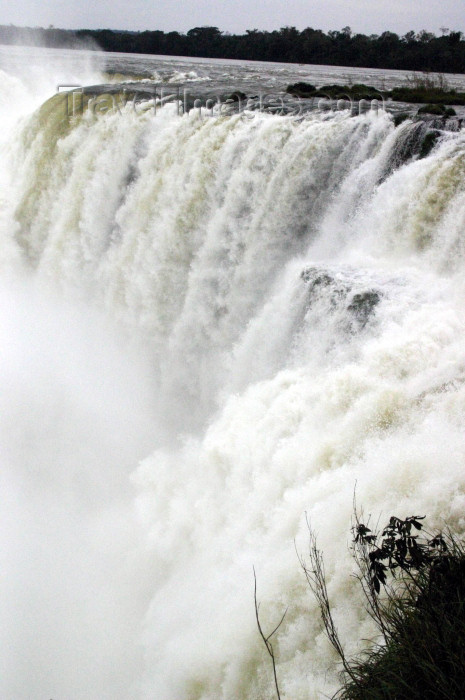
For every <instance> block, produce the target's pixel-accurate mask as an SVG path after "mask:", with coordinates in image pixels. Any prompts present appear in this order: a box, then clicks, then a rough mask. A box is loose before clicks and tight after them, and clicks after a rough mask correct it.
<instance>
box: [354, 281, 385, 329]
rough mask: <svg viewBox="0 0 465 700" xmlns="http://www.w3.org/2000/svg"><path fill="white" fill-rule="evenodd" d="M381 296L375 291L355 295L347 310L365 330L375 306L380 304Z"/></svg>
mask: <svg viewBox="0 0 465 700" xmlns="http://www.w3.org/2000/svg"><path fill="white" fill-rule="evenodd" d="M380 300H381V295H380V293H379V292H377V291H375V290H369V291H366V292H362V293H360V294H354V296H353V297H352V301H351V302H350V304H349V306H348V307H347V310H348V311H350V313H351V314H352V315H353V316H354V318H355V319H356V321H357V322H358V323H359V324H360V327H361V328H363V327H364V326H365V325H366V323H367V321H368V319H369V318H370V316H371V314H372V312H373V310H374V308H375V306H376V305H377V304H379V302H380Z"/></svg>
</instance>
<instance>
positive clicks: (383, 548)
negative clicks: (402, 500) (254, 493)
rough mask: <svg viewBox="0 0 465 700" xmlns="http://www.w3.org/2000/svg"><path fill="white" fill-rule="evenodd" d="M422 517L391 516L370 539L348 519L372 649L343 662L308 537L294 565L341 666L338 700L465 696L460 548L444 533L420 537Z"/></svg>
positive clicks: (464, 562)
mask: <svg viewBox="0 0 465 700" xmlns="http://www.w3.org/2000/svg"><path fill="white" fill-rule="evenodd" d="M422 520H423V517H418V516H413V517H409V518H406V519H405V520H401V519H400V518H397V517H391V518H390V520H389V523H388V524H387V525H386V527H385V528H383V530H382V531H381V533H379V532H372V531H371V530H370V528H368V527H367V526H366V525H364V524H363V523H362V522H361V520H360V518H359V516H358V515H357V514H356V515H355V526H354V528H353V533H354V536H353V543H352V552H353V556H354V559H355V561H356V563H357V566H358V572H359V573H358V576H357V578H358V580H359V581H360V584H361V586H362V589H363V592H364V595H365V598H366V602H367V610H368V613H369V614H370V616H371V617H372V619H373V620H374V622H375V623H376V626H377V628H378V631H379V636H380V640H381V641H380V642H379V643H377V644H373V646H372V647H371V648H370V649H369V650H368V651H367V652H365V654H363V655H362V657H361V658H359V659H357V660H355V661H349V660H348V659H347V658H346V656H345V654H344V650H343V648H342V645H341V642H340V640H339V637H338V634H337V629H336V627H335V624H334V621H333V618H332V614H331V606H330V603H329V600H328V594H327V590H326V582H325V574H324V565H323V558H322V554H321V552H320V551H319V550H318V548H317V546H316V539H315V535H314V534H313V533H312V532H311V533H310V537H311V539H310V565H307V564H306V563H305V561H304V560H303V559H301V564H302V567H303V569H304V572H305V574H306V577H307V581H308V583H309V585H310V587H311V589H312V591H313V592H314V594H315V595H316V598H317V600H318V603H319V606H320V611H321V614H322V619H323V622H324V625H325V629H326V632H327V635H328V638H329V640H330V641H331V643H332V645H333V647H334V648H335V649H336V651H337V653H338V655H339V657H340V659H341V661H342V664H343V667H344V672H343V677H344V682H343V686H342V688H341V689H340V690H339V691H338V692H337V693H336V695H335V696H334V698H337V699H338V700H440V699H441V698H443V699H444V700H451V699H452V698H454V699H455V700H457V699H458V698H464V697H465V549H464V545H463V544H462V543H461V542H459V541H458V540H457V538H455V537H454V536H453V535H452V534H451V533H450V532H449V533H447V534H446V535H443V534H441V533H437V534H435V535H431V534H426V535H423V536H422V537H420V536H419V532H420V531H421V530H422V523H421V521H422Z"/></svg>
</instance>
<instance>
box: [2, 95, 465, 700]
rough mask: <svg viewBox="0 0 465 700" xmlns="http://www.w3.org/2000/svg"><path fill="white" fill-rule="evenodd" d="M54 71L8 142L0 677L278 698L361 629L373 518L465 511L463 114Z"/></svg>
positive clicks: (15, 691)
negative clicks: (363, 525)
mask: <svg viewBox="0 0 465 700" xmlns="http://www.w3.org/2000/svg"><path fill="white" fill-rule="evenodd" d="M67 99H68V98H67V97H66V96H65V97H63V96H62V95H57V96H55V97H53V98H51V100H48V101H46V102H45V103H44V104H43V105H42V106H41V107H38V108H37V109H36V110H35V111H34V113H33V114H30V115H29V116H23V117H22V119H21V121H20V122H19V123H18V124H17V125H16V126H12V125H11V124H10V125H9V127H8V133H6V135H5V134H4V136H3V137H2V138H3V142H2V144H1V147H2V170H1V178H2V192H3V197H2V212H1V219H0V236H1V256H0V266H1V268H0V269H1V272H2V280H1V295H0V298H1V301H2V305H1V313H0V319H1V323H0V333H1V344H0V347H1V351H0V352H1V357H2V362H1V363H0V372H1V386H2V391H1V402H2V408H3V410H2V412H1V414H0V436H1V455H2V467H3V468H2V477H1V478H2V485H3V489H2V493H3V494H4V505H5V508H4V513H3V515H2V517H1V519H2V532H3V533H4V539H5V543H4V548H3V553H2V555H1V557H2V563H3V570H4V572H5V574H6V575H5V583H4V584H3V586H4V588H3V592H2V605H4V606H5V610H4V612H3V621H2V626H1V630H2V632H1V638H2V641H3V649H4V650H5V654H4V658H3V662H2V672H1V673H0V690H1V692H0V695H2V697H11V698H15V700H23V699H24V700H26V699H29V698H31V697H34V698H35V697H37V698H38V697H50V698H51V697H53V698H54V699H55V700H60V698H72V699H73V700H102V699H105V698H108V700H128V699H131V700H132V699H134V700H140V699H142V700H148V699H149V698H150V699H152V698H157V700H220V699H221V700H259V699H260V700H261V699H263V698H265V697H272V696H273V681H272V671H271V667H270V663H269V658H268V657H267V655H266V651H265V650H264V648H263V645H262V644H261V641H260V638H259V636H258V631H257V628H256V622H255V612H254V601H253V567H255V570H256V573H257V582H258V598H259V600H260V601H261V608H260V613H261V619H262V624H263V626H264V628H266V629H270V630H271V629H272V628H273V627H274V625H275V624H276V623H277V621H279V619H280V617H281V615H282V614H283V612H284V610H285V609H286V608H287V614H286V616H285V619H284V622H283V624H282V625H281V627H280V628H279V631H278V633H277V634H276V637H275V639H276V641H275V651H276V659H277V673H278V677H279V681H280V686H281V695H282V697H283V699H284V698H286V699H287V700H310V699H313V698H319V697H323V693H327V694H328V693H331V692H333V691H335V690H336V689H337V688H338V686H339V680H338V672H339V671H340V668H339V666H338V664H337V659H336V658H335V656H334V652H333V651H332V649H331V647H330V645H329V642H328V641H327V640H326V637H325V634H324V631H323V628H322V623H321V620H320V617H319V612H318V607H317V605H316V603H315V601H314V600H313V598H312V595H311V593H310V591H309V590H308V588H307V586H306V582H305V578H304V576H303V573H302V571H301V569H300V567H299V562H298V558H297V555H296V549H297V551H298V552H299V553H302V554H304V555H305V552H306V549H307V547H308V530H307V523H306V516H307V518H308V520H309V522H310V523H311V526H312V528H314V530H315V531H316V533H317V537H318V543H319V546H320V547H321V548H322V549H323V551H324V555H325V562H326V574H327V583H328V592H329V596H330V599H331V601H332V603H333V606H334V618H335V622H336V624H337V627H338V629H339V633H340V636H341V640H342V642H343V644H344V646H345V648H346V652H347V654H348V655H349V656H350V654H354V653H357V652H359V651H360V649H361V648H362V647H363V641H362V640H366V639H368V638H370V637H371V636H373V634H374V630H373V628H372V626H371V623H370V620H369V618H368V616H367V614H366V612H365V610H364V602H363V600H362V597H361V594H360V591H359V589H358V587H357V583H356V581H354V579H353V577H351V573H352V571H353V561H352V559H351V556H350V552H349V551H348V542H349V540H350V527H351V514H352V507H353V505H352V504H353V496H354V492H355V493H356V498H357V502H358V503H359V504H361V506H363V508H364V511H365V513H367V514H368V513H370V514H372V517H373V518H374V519H377V518H378V517H380V516H381V517H382V519H386V518H387V517H389V516H390V515H393V514H395V515H398V516H400V517H404V516H408V515H413V514H415V515H424V514H426V515H427V519H428V525H429V527H431V528H434V527H441V525H443V524H444V522H446V523H447V524H448V525H449V526H450V527H451V528H453V529H454V530H455V531H457V532H458V533H463V531H464V529H465V520H464V512H465V511H464V505H465V471H464V469H463V466H464V457H465V454H464V453H465V445H464V442H463V428H464V416H465V384H464V380H465V347H464V343H463V338H464V333H463V331H464V311H463V294H464V292H465V283H464V276H463V270H464V263H465V260H464V255H465V243H464V241H465V238H464V225H465V187H464V183H465V177H464V176H465V138H464V135H463V133H462V132H460V131H456V132H447V131H439V132H438V137H437V138H436V141H435V144H434V147H433V148H432V150H431V151H430V152H429V154H428V155H426V156H425V157H420V156H421V155H422V153H421V144H422V139H423V138H424V137H425V133H426V132H427V129H426V127H424V126H418V124H416V123H412V121H409V120H407V121H406V122H404V123H403V124H401V125H400V126H398V127H397V128H396V127H395V126H394V123H393V120H392V118H391V116H390V115H388V114H386V113H385V112H382V111H380V112H377V113H375V112H371V113H368V114H365V115H362V116H358V117H351V116H349V115H348V113H347V112H336V113H333V112H330V113H319V112H314V113H310V114H309V115H307V117H306V118H305V119H300V120H299V119H295V118H290V117H282V116H275V115H272V114H266V113H254V114H252V113H243V114H234V115H232V116H226V117H222V116H216V117H209V116H208V114H206V113H203V114H200V113H199V110H192V111H191V112H190V113H189V114H186V115H184V116H180V115H179V114H178V110H177V108H176V106H175V105H173V104H166V105H165V106H164V107H163V108H159V109H157V110H154V109H150V108H147V109H145V110H144V109H138V110H136V109H134V106H133V105H132V103H131V102H130V101H128V102H127V104H124V103H123V102H121V104H120V105H119V106H118V108H117V109H102V110H100V112H99V111H98V110H95V109H90V108H86V109H83V111H82V114H78V115H76V116H74V117H71V118H69V117H68V116H67V115H66V111H65V103H66V100H67Z"/></svg>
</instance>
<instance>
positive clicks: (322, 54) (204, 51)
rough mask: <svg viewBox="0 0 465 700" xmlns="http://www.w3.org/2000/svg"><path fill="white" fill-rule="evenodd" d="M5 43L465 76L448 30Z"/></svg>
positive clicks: (5, 40)
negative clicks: (462, 74) (434, 31)
mask: <svg viewBox="0 0 465 700" xmlns="http://www.w3.org/2000/svg"><path fill="white" fill-rule="evenodd" d="M0 43H2V44H13V43H14V44H26V45H27V44H33V45H41V46H46V47H50V48H83V46H84V47H85V46H86V45H88V46H89V47H90V46H93V47H95V45H97V46H98V47H99V48H100V49H102V50H103V51H122V52H127V53H142V54H144V53H145V54H164V55H168V56H201V57H205V58H232V59H242V60H254V61H281V62H285V63H287V62H290V63H311V64H312V63H313V64H320V65H335V66H354V67H365V68H385V69H387V68H394V69H396V68H397V69H403V70H413V71H437V72H444V73H448V72H449V73H463V72H465V40H464V36H463V34H462V32H460V31H451V30H449V29H448V28H446V27H442V28H441V35H440V36H436V35H435V34H432V33H430V32H427V31H425V30H422V31H420V32H417V33H415V32H414V31H410V32H407V33H406V34H404V35H403V36H399V35H398V34H395V33H394V32H389V31H386V32H383V33H382V34H379V35H378V34H371V35H370V36H367V35H365V34H357V33H354V32H352V30H351V28H350V27H344V28H343V29H341V30H340V31H329V32H326V33H325V32H323V31H322V30H320V29H312V28H311V27H307V28H306V29H303V30H302V31H299V30H298V29H296V27H282V28H281V29H279V30H274V31H271V32H268V31H262V30H258V29H248V30H247V31H246V32H245V34H230V33H228V32H222V31H220V29H219V28H218V27H195V28H193V29H190V30H189V31H188V32H186V33H185V34H183V33H180V32H162V31H160V30H155V31H143V32H130V31H113V30H110V29H80V30H66V29H57V28H55V27H53V26H50V27H48V28H46V29H43V28H38V27H35V28H20V27H14V26H12V25H9V26H5V25H3V26H2V25H0Z"/></svg>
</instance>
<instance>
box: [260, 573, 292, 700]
mask: <svg viewBox="0 0 465 700" xmlns="http://www.w3.org/2000/svg"><path fill="white" fill-rule="evenodd" d="M253 578H254V603H255V618H256V620H257V627H258V631H259V632H260V636H261V638H262V639H263V643H264V645H265V647H266V650H267V652H268V654H269V655H270V658H271V663H272V664H273V676H274V684H275V688H276V695H277V697H278V700H281V695H280V692H279V685H278V676H277V674H276V661H275V656H274V651H273V645H272V644H271V642H270V639H271V637H272V636H273V635H274V634H275V633H276V632H277V631H278V629H279V628H280V627H281V625H282V623H283V620H284V618H285V617H286V613H287V608H286V610H285V611H284V614H283V616H282V618H281V620H280V621H279V623H278V624H277V625H276V627H275V628H274V630H273V631H272V632H271V633H270V634H269V635H268V636H266V635H265V633H264V632H263V629H262V626H261V624H260V616H259V614H258V611H259V610H260V603H258V602H257V575H256V573H255V567H253Z"/></svg>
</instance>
